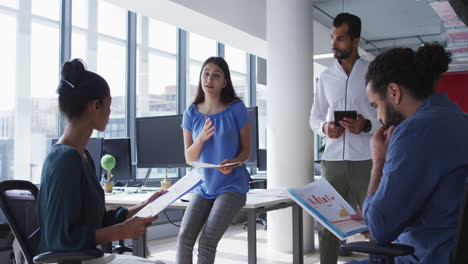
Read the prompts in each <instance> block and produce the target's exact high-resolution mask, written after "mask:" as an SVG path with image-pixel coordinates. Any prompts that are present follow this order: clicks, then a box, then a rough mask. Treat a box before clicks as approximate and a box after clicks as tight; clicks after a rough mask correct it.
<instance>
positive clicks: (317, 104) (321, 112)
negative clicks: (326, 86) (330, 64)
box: [309, 79, 328, 137]
mask: <svg viewBox="0 0 468 264" xmlns="http://www.w3.org/2000/svg"><path fill="white" fill-rule="evenodd" d="M327 111H328V102H327V99H326V98H325V91H324V90H323V83H322V79H319V80H318V82H317V85H316V86H315V93H314V103H313V104H312V110H311V111H310V118H309V125H310V128H311V129H312V130H313V131H314V132H315V133H317V134H319V135H320V136H322V137H324V136H326V134H325V133H323V131H322V128H323V125H324V124H325V123H326V122H327V121H326V120H325V118H326V116H327Z"/></svg>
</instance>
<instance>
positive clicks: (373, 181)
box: [367, 125, 395, 195]
mask: <svg viewBox="0 0 468 264" xmlns="http://www.w3.org/2000/svg"><path fill="white" fill-rule="evenodd" d="M394 130H395V126H394V125H392V126H390V128H389V130H388V133H384V131H385V127H384V126H381V127H380V128H379V130H377V132H376V133H375V134H374V136H373V137H372V139H371V153H372V170H371V177H370V180H369V187H368V189H367V195H371V194H374V193H375V192H376V191H377V189H378V188H379V185H380V180H381V179H382V176H383V167H384V164H385V156H386V155H387V150H388V144H389V143H390V139H391V138H392V134H393V131H394Z"/></svg>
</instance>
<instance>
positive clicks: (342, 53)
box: [333, 46, 353, 60]
mask: <svg viewBox="0 0 468 264" xmlns="http://www.w3.org/2000/svg"><path fill="white" fill-rule="evenodd" d="M333 50H336V51H338V52H339V53H336V54H334V55H333V56H334V57H335V59H337V60H344V59H346V58H349V56H351V53H353V47H352V46H351V47H349V48H348V49H333Z"/></svg>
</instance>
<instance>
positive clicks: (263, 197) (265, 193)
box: [106, 189, 293, 209]
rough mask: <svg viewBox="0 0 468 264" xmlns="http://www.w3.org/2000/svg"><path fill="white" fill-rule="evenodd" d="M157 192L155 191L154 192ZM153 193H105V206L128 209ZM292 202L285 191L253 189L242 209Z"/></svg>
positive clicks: (175, 205)
mask: <svg viewBox="0 0 468 264" xmlns="http://www.w3.org/2000/svg"><path fill="white" fill-rule="evenodd" d="M155 191H157V190H155ZM153 193H154V192H153V191H149V192H146V193H125V192H121V193H112V194H107V193H106V205H107V206H123V207H130V206H132V205H135V204H138V203H141V202H143V201H144V200H146V199H148V198H149V197H150V196H151V195H152V194H153ZM190 196H191V194H187V195H185V196H184V197H182V199H187V200H190ZM286 202H293V201H292V199H291V198H290V197H289V196H288V195H287V191H286V189H268V190H266V189H253V190H250V191H249V192H248V193H247V202H246V204H245V205H244V207H243V208H244V209H254V208H259V207H265V206H271V205H276V204H280V203H286ZM188 204H189V202H182V201H180V200H177V201H175V202H174V203H173V204H172V205H170V206H169V208H170V209H185V208H186V207H187V205H188Z"/></svg>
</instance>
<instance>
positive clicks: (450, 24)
mask: <svg viewBox="0 0 468 264" xmlns="http://www.w3.org/2000/svg"><path fill="white" fill-rule="evenodd" d="M458 1H459V2H462V1H464V0H458ZM450 2H454V1H450ZM455 2H456V1H455ZM314 6H315V8H314V11H313V16H314V19H315V20H316V21H318V22H319V23H321V24H323V25H324V26H326V27H328V28H331V27H332V22H333V17H335V16H336V15H337V14H339V13H341V12H348V13H352V14H355V15H357V16H359V17H360V18H361V21H362V33H361V44H360V46H361V48H363V49H364V50H365V51H367V52H369V53H371V54H374V55H376V54H378V53H379V52H381V51H385V50H388V49H391V48H393V47H401V46H404V47H410V48H413V49H417V48H418V47H419V46H420V45H421V44H422V43H423V42H433V41H438V42H439V43H441V44H443V45H445V47H446V48H447V49H448V50H451V51H452V53H453V63H452V64H451V65H450V70H452V71H460V70H468V28H467V27H466V25H465V24H464V23H463V22H462V21H461V20H460V19H459V18H458V16H457V14H456V13H455V11H454V9H453V8H452V6H451V4H450V3H449V1H447V0H445V1H444V0H442V1H435V0H315V1H314Z"/></svg>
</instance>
